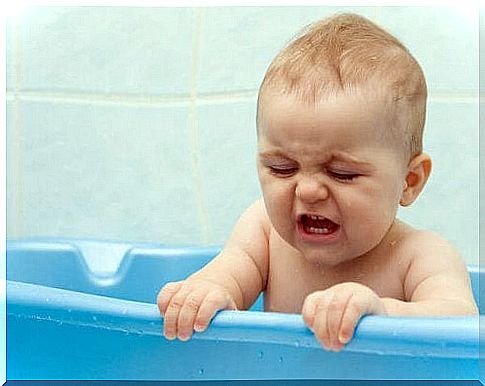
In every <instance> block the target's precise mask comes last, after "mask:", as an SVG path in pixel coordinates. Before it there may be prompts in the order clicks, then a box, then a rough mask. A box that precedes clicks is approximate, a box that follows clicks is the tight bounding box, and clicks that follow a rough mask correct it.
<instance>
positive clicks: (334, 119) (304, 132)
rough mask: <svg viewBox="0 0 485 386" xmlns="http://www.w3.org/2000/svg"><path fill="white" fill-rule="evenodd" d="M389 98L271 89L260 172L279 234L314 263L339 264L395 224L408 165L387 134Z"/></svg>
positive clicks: (262, 117) (263, 115) (262, 126)
mask: <svg viewBox="0 0 485 386" xmlns="http://www.w3.org/2000/svg"><path fill="white" fill-rule="evenodd" d="M383 106H384V105H383V104H382V103H380V102H378V101H376V100H375V99H372V98H366V97H365V96H359V97H357V96H348V95H341V96H338V97H335V99H332V100H330V101H325V102H321V103H319V104H318V105H310V104H306V103H304V102H301V101H298V100H297V99H296V98H294V97H292V96H282V95H278V94H277V93H272V92H271V91H266V92H265V95H264V98H263V100H262V104H261V106H260V114H259V135H258V153H259V154H258V173H259V179H260V183H261V188H262V192H263V196H264V201H265V204H266V208H267V211H268V215H269V217H270V219H271V222H272V224H273V226H274V227H275V229H276V230H277V232H278V233H279V235H280V236H281V237H282V238H283V239H284V240H285V241H287V242H288V243H289V244H291V245H292V246H293V247H295V248H296V249H298V250H300V251H301V252H302V253H303V254H304V255H305V257H306V258H307V259H308V260H309V261H311V262H314V263H319V264H324V265H330V266H335V265H337V264H339V263H341V262H344V261H348V260H351V259H353V258H356V257H358V256H361V255H362V254H364V253H366V252H368V251H370V250H371V249H372V248H374V247H375V246H377V245H378V244H379V243H380V242H381V240H382V239H383V237H384V236H385V234H386V232H387V231H388V230H389V228H390V226H391V225H392V223H393V221H394V219H395V215H396V211H397V208H398V206H399V201H400V199H401V194H402V191H403V188H404V184H405V177H406V171H407V165H406V162H405V161H404V160H403V154H402V152H403V150H402V149H400V148H399V146H396V144H391V143H390V142H389V140H385V139H383V136H382V135H381V134H382V132H383V130H386V129H387V126H388V125H389V119H388V116H387V115H388V114H387V113H386V111H385V109H384V107H383Z"/></svg>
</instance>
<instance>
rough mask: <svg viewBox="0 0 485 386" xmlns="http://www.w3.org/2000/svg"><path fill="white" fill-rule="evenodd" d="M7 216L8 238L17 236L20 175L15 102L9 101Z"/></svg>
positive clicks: (7, 108)
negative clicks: (17, 164)
mask: <svg viewBox="0 0 485 386" xmlns="http://www.w3.org/2000/svg"><path fill="white" fill-rule="evenodd" d="M5 112H6V122H5V123H6V143H5V147H6V151H7V154H6V186H5V188H6V189H5V191H6V195H7V197H6V199H7V200H6V215H7V238H14V237H16V236H17V220H18V219H17V208H18V197H17V189H16V186H17V184H18V182H19V181H18V177H19V176H18V175H17V173H15V171H16V163H17V159H16V157H15V156H16V152H15V149H16V135H15V102H14V101H9V100H7V104H6V110H5Z"/></svg>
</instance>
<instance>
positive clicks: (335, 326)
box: [302, 283, 386, 351]
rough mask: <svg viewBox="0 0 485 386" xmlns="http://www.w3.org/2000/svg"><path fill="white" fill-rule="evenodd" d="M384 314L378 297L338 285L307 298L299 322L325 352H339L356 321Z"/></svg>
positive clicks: (363, 289)
mask: <svg viewBox="0 0 485 386" xmlns="http://www.w3.org/2000/svg"><path fill="white" fill-rule="evenodd" d="M367 314H374V315H385V314H386V310H385V308H384V304H383V303H382V301H381V299H380V298H379V296H378V295H377V294H376V293H375V292H374V291H372V290H371V289H370V288H368V287H366V286H364V285H362V284H358V283H342V284H337V285H335V286H333V287H330V288H328V289H327V290H325V291H317V292H314V293H312V294H310V295H308V296H307V298H306V299H305V302H304V303H303V309H302V315H303V320H304V321H305V323H306V324H307V325H308V327H309V328H310V329H311V330H312V331H313V332H314V333H315V335H316V337H317V339H318V340H319V341H320V343H321V344H322V346H323V347H324V348H326V349H327V350H332V351H340V350H341V349H342V348H343V347H344V345H345V344H346V343H348V342H349V341H350V340H351V339H352V336H353V334H354V329H355V326H356V325H357V322H358V321H359V320H360V318H361V317H362V316H364V315H367Z"/></svg>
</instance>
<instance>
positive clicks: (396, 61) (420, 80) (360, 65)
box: [257, 13, 427, 158]
mask: <svg viewBox="0 0 485 386" xmlns="http://www.w3.org/2000/svg"><path fill="white" fill-rule="evenodd" d="M267 89H271V90H276V91H277V92H278V93H282V94H283V95H292V96H295V97H297V98H298V99H299V100H301V101H303V102H306V103H313V104H315V103H319V102H324V101H325V100H326V99H328V98H330V97H335V96H338V95H340V94H350V93H354V94H357V93H365V95H369V96H370V97H379V98H383V101H384V102H385V103H386V109H387V110H388V111H389V112H390V113H391V119H390V127H389V133H384V134H383V135H388V134H391V136H392V138H393V139H395V140H398V141H399V143H401V144H403V145H404V147H405V151H406V157H408V158H411V157H412V156H414V155H416V154H419V153H421V152H422V137H423V127H424V121H425V115H426V97H427V90H426V81H425V79H424V74H423V71H422V69H421V67H420V66H419V64H418V62H417V61H416V60H415V59H414V57H413V56H412V55H411V54H410V53H409V51H408V50H407V48H406V47H405V46H404V45H403V44H402V43H401V42H400V41H399V40H398V39H396V38H395V37H394V36H392V35H391V34H389V33H388V32H386V31H385V30H383V29H382V28H381V27H379V26H377V25H376V24H374V23H373V22H371V21H370V20H368V19H366V18H364V17H362V16H359V15H355V14H349V13H345V14H337V15H335V16H332V17H330V18H327V19H324V20H321V21H318V22H316V23H314V24H311V25H309V26H307V27H306V28H304V29H303V30H302V31H301V32H300V33H299V34H298V35H297V36H296V38H294V39H293V40H292V41H290V43H289V44H288V45H287V46H286V47H285V48H283V50H282V51H281V52H280V53H279V54H278V55H277V56H276V57H275V58H274V59H273V61H272V62H271V64H270V66H269V68H268V70H267V72H266V74H265V77H264V79H263V82H262V84H261V87H260V89H259V95H258V114H257V117H258V118H257V120H258V122H257V123H258V124H259V112H260V111H259V110H260V104H261V101H262V99H263V98H264V91H265V90H267Z"/></svg>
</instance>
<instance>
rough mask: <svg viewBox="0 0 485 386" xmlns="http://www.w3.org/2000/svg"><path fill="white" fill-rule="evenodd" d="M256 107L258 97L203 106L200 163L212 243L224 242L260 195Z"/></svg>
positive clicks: (200, 117)
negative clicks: (240, 217)
mask: <svg viewBox="0 0 485 386" xmlns="http://www.w3.org/2000/svg"><path fill="white" fill-rule="evenodd" d="M255 108H256V99H251V100H246V101H233V102H231V101H226V102H219V103H211V104H204V105H201V106H199V110H198V125H199V127H198V130H199V149H200V164H201V168H202V173H203V180H204V190H205V192H206V197H207V198H206V199H207V207H208V216H209V221H210V228H209V229H210V240H209V242H210V243H212V244H223V243H224V242H225V241H226V239H227V237H228V236H229V234H230V232H231V230H232V228H233V226H234V224H235V223H236V221H237V219H238V218H239V216H240V215H241V214H242V212H243V211H244V210H245V209H246V208H247V207H248V206H249V205H250V204H251V203H252V202H253V201H254V200H256V198H258V197H259V196H260V190H259V182H258V177H257V171H256V125H255Z"/></svg>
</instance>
